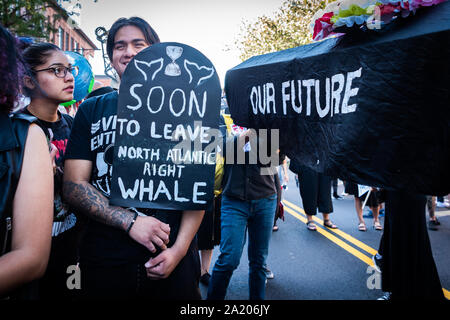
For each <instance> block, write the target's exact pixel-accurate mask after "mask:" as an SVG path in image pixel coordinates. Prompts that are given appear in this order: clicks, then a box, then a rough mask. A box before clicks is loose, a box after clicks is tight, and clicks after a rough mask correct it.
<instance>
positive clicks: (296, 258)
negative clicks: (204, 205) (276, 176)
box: [200, 171, 450, 300]
mask: <svg viewBox="0 0 450 320" xmlns="http://www.w3.org/2000/svg"><path fill="white" fill-rule="evenodd" d="M289 174H290V181H289V184H288V189H287V190H286V191H284V193H283V202H284V206H285V221H281V220H278V226H279V231H277V232H273V233H272V238H271V241H270V248H269V256H268V259H267V261H268V265H269V268H270V269H271V270H272V271H273V273H274V275H275V277H274V279H270V280H268V282H267V285H266V299H267V300H376V299H377V298H378V297H380V296H381V295H382V294H383V292H382V291H381V278H379V276H380V275H379V274H377V273H376V271H375V270H374V269H373V268H372V267H371V265H372V261H371V257H372V255H373V254H374V253H376V251H377V250H378V247H379V241H380V238H381V235H382V231H377V230H375V229H374V228H373V218H369V217H365V221H366V225H367V227H368V230H367V232H361V231H358V228H357V225H358V219H357V217H356V211H355V207H354V200H353V196H345V197H343V199H342V200H333V206H334V212H333V213H332V214H331V215H330V218H331V220H332V221H333V222H334V223H335V224H336V225H337V226H338V227H339V229H338V230H336V231H334V230H333V231H332V230H330V229H327V228H325V227H323V226H322V225H321V220H322V219H323V217H322V215H321V214H318V215H317V216H316V217H317V218H318V219H320V220H318V222H317V223H316V225H317V227H318V231H317V232H312V231H309V230H307V228H306V224H305V223H306V217H305V215H304V212H303V209H302V201H301V198H300V194H299V191H298V188H297V186H296V183H295V179H294V174H293V173H292V172H290V171H289ZM338 188H339V193H340V194H341V193H342V192H343V185H342V182H340V184H339V187H338ZM367 213H368V209H365V210H364V214H365V215H367ZM437 215H438V217H439V220H440V222H441V226H440V227H439V230H438V231H431V230H430V231H429V236H430V240H431V245H432V250H433V255H434V258H435V262H436V266H437V269H438V273H439V277H440V280H441V284H442V287H443V290H444V294H445V295H446V297H447V299H450V292H449V291H448V290H450V267H449V266H450V255H449V250H448V248H449V245H450V211H449V210H448V209H438V211H437ZM381 223H382V224H383V218H381ZM218 254H219V247H216V248H215V249H214V254H213V259H212V263H211V268H210V270H212V267H213V265H214V263H215V261H216V259H217V256H218ZM210 273H211V272H210ZM200 289H201V291H202V295H203V297H205V296H206V287H205V286H204V285H203V284H200ZM226 299H228V300H247V299H248V259H247V247H245V248H244V253H243V255H242V258H241V263H240V265H239V267H238V268H237V269H236V270H235V272H234V273H233V277H232V279H231V282H230V286H229V288H228V292H227V297H226Z"/></svg>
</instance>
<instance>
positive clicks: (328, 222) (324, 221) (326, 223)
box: [323, 219, 339, 229]
mask: <svg viewBox="0 0 450 320" xmlns="http://www.w3.org/2000/svg"><path fill="white" fill-rule="evenodd" d="M323 225H324V226H325V227H327V228H330V229H339V228H338V227H337V226H336V225H335V224H334V223H333V222H331V221H330V220H329V219H327V220H323Z"/></svg>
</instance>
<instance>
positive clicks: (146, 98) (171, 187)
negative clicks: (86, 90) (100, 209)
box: [110, 43, 221, 210]
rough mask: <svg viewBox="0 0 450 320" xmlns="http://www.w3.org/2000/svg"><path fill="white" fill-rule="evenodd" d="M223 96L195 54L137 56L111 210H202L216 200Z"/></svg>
mask: <svg viewBox="0 0 450 320" xmlns="http://www.w3.org/2000/svg"><path fill="white" fill-rule="evenodd" d="M220 98H221V88H220V83H219V78H218V76H217V73H216V71H215V68H214V66H213V65H212V63H211V62H210V61H209V60H208V59H207V58H206V57H205V56H204V55H203V54H202V53H200V52H199V51H197V50H196V49H194V48H192V47H190V46H187V45H185V44H180V43H160V44H155V45H152V46H150V47H149V48H147V49H145V50H143V51H141V52H140V53H139V54H137V55H136V56H135V57H134V58H133V60H132V61H131V62H130V63H129V64H128V66H127V68H126V70H125V72H124V74H123V76H122V79H121V84H120V89H119V102H118V111H117V127H116V141H115V146H114V170H113V182H112V189H111V198H110V202H111V203H112V204H115V205H120V206H127V207H137V208H155V209H171V210H189V209H204V208H205V207H206V203H207V201H208V200H209V199H210V198H211V197H212V195H213V186H214V170H215V151H216V148H211V143H212V142H213V140H214V139H212V138H211V134H210V133H211V131H213V129H217V128H218V127H219V117H220Z"/></svg>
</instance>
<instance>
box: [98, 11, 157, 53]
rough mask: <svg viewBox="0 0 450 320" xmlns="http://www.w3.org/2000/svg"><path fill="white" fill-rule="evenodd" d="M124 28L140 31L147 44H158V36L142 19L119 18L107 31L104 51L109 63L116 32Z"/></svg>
mask: <svg viewBox="0 0 450 320" xmlns="http://www.w3.org/2000/svg"><path fill="white" fill-rule="evenodd" d="M125 26H134V27H136V28H138V29H139V30H141V31H142V33H143V34H144V37H145V40H146V41H147V43H148V44H155V43H159V42H160V40H159V37H158V34H157V33H156V32H155V30H153V28H152V27H151V26H150V25H149V24H148V22H147V21H145V20H144V19H141V18H139V17H131V18H120V19H118V20H116V22H114V23H113V25H112V26H111V29H109V32H108V39H107V40H106V51H107V53H108V57H109V60H111V61H112V56H113V49H114V38H115V37H116V33H117V31H119V29H120V28H122V27H125Z"/></svg>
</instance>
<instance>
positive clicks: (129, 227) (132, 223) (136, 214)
mask: <svg viewBox="0 0 450 320" xmlns="http://www.w3.org/2000/svg"><path fill="white" fill-rule="evenodd" d="M137 217H138V213H137V212H135V213H134V217H133V220H132V221H131V223H130V225H129V226H128V228H127V233H130V230H131V228H132V227H133V225H134V223H135V222H136V219H137Z"/></svg>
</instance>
